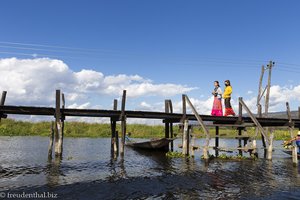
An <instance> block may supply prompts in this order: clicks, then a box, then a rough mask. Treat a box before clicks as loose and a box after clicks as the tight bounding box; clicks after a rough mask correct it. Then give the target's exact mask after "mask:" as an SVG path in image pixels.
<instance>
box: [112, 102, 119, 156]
mask: <svg viewBox="0 0 300 200" xmlns="http://www.w3.org/2000/svg"><path fill="white" fill-rule="evenodd" d="M117 109H118V100H117V99H114V104H113V110H117ZM110 127H111V155H114V156H115V155H117V154H118V151H119V146H118V145H117V144H118V141H117V140H118V139H119V137H118V136H117V131H116V128H117V122H116V119H113V118H110Z"/></svg>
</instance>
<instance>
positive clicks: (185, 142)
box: [182, 119, 190, 156]
mask: <svg viewBox="0 0 300 200" xmlns="http://www.w3.org/2000/svg"><path fill="white" fill-rule="evenodd" d="M183 124H184V126H183V141H182V153H183V154H184V155H186V156H188V155H189V149H190V146H189V142H190V140H189V139H190V133H189V121H188V120H187V119H186V120H184V123H183Z"/></svg>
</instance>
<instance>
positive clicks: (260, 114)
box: [256, 61, 275, 148]
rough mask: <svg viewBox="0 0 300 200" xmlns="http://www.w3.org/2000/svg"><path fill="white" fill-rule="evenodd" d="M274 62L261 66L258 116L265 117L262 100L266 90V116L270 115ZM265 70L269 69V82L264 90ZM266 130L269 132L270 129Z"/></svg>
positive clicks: (264, 144)
mask: <svg viewBox="0 0 300 200" xmlns="http://www.w3.org/2000/svg"><path fill="white" fill-rule="evenodd" d="M274 64H275V62H273V61H270V62H269V64H268V65H267V67H266V68H265V66H262V67H261V74H260V79H259V86H258V95H257V116H258V117H263V116H262V105H261V104H260V100H261V99H262V97H263V96H264V93H265V92H266V97H265V113H264V117H268V111H269V101H270V89H271V75H272V68H273V67H274ZM265 70H269V74H268V84H267V86H266V87H265V88H264V90H263V91H262V82H263V77H264V73H265ZM266 131H267V132H268V129H267V130H266ZM258 132H259V130H258V129H256V135H257V134H258ZM261 137H262V142H263V146H264V148H266V143H265V140H264V136H263V135H261Z"/></svg>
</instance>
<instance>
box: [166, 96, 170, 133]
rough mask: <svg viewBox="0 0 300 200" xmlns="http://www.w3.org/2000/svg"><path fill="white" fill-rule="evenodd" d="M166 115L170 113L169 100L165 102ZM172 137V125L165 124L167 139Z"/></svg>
mask: <svg viewBox="0 0 300 200" xmlns="http://www.w3.org/2000/svg"><path fill="white" fill-rule="evenodd" d="M165 113H170V107H169V100H165ZM169 137H170V123H169V122H167V121H166V122H165V138H169Z"/></svg>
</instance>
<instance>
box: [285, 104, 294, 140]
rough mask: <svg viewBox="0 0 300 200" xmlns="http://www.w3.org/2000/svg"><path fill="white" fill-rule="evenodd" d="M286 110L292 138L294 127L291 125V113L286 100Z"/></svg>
mask: <svg viewBox="0 0 300 200" xmlns="http://www.w3.org/2000/svg"><path fill="white" fill-rule="evenodd" d="M286 112H287V116H288V120H289V131H290V136H291V138H294V134H293V129H294V127H293V126H292V114H291V110H290V105H289V102H286Z"/></svg>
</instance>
